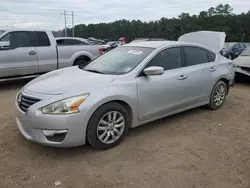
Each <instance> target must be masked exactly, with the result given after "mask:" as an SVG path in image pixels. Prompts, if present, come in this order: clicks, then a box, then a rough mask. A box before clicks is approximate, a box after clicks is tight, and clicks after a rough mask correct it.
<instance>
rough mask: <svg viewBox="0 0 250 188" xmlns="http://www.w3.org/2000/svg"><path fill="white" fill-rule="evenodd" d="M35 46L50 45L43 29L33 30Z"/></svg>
mask: <svg viewBox="0 0 250 188" xmlns="http://www.w3.org/2000/svg"><path fill="white" fill-rule="evenodd" d="M35 36H36V41H37V46H38V47H39V46H40V47H41V46H50V41H49V37H48V35H47V33H45V32H43V31H36V32H35Z"/></svg>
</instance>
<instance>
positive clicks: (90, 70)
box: [83, 69, 104, 74]
mask: <svg viewBox="0 0 250 188" xmlns="http://www.w3.org/2000/svg"><path fill="white" fill-rule="evenodd" d="M83 70H85V71H89V72H94V73H98V74H104V72H101V71H98V70H93V69H83Z"/></svg>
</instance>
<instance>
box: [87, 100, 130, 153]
mask: <svg viewBox="0 0 250 188" xmlns="http://www.w3.org/2000/svg"><path fill="white" fill-rule="evenodd" d="M115 112H116V115H114V113H115ZM112 113H113V114H112ZM109 114H111V115H110V116H109ZM114 116H115V117H114ZM114 119H115V120H116V121H115V120H114ZM119 119H120V121H118V120H119ZM101 120H102V121H101ZM109 120H110V121H109ZM123 120H124V121H123ZM103 122H105V123H103ZM116 122H117V123H116ZM122 122H124V127H123V128H122V126H121V125H122V124H123V123H122ZM129 122H130V118H129V114H128V112H127V110H126V109H125V108H124V107H123V106H122V105H121V104H119V103H116V102H110V103H107V104H105V105H103V106H101V107H99V108H98V109H97V110H96V111H95V112H94V113H93V115H92V116H91V118H90V121H89V123H88V126H87V133H86V137H87V141H88V143H89V144H90V145H92V146H93V147H94V148H95V149H98V150H106V149H110V148H112V147H114V146H116V145H117V144H119V143H120V142H121V140H122V139H123V137H124V136H125V135H126V133H127V132H128V128H129ZM119 126H120V127H119ZM117 131H118V132H119V134H118V132H117ZM103 135H104V136H103ZM107 137H109V138H108V139H107V140H106V138H107ZM105 140H106V141H105Z"/></svg>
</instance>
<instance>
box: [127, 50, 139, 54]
mask: <svg viewBox="0 0 250 188" xmlns="http://www.w3.org/2000/svg"><path fill="white" fill-rule="evenodd" d="M128 54H134V55H140V54H142V51H139V50H129V51H128Z"/></svg>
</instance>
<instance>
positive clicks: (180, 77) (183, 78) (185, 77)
mask: <svg viewBox="0 0 250 188" xmlns="http://www.w3.org/2000/svg"><path fill="white" fill-rule="evenodd" d="M185 79H187V76H185V75H180V76H179V78H178V80H185Z"/></svg>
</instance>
